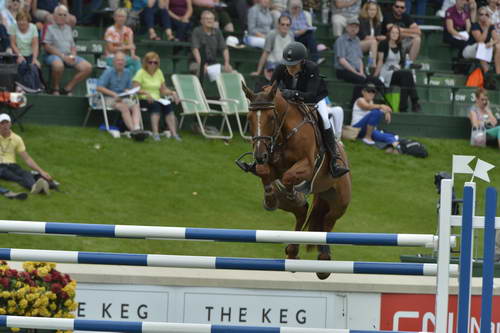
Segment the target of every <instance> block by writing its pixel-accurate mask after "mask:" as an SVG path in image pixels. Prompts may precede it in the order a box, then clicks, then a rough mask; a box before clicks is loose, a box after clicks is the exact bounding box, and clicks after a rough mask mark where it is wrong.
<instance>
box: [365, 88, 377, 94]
mask: <svg viewBox="0 0 500 333" xmlns="http://www.w3.org/2000/svg"><path fill="white" fill-rule="evenodd" d="M365 91H366V92H367V93H371V94H375V93H376V92H377V91H376V90H375V89H371V88H368V89H365Z"/></svg>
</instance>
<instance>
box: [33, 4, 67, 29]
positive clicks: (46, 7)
mask: <svg viewBox="0 0 500 333" xmlns="http://www.w3.org/2000/svg"><path fill="white" fill-rule="evenodd" d="M31 1H32V2H31V15H32V16H33V17H34V18H35V19H36V20H37V21H40V22H43V23H46V24H47V23H50V24H53V23H56V24H58V23H57V22H56V20H55V18H54V16H55V15H56V12H55V10H56V9H57V8H58V7H60V6H61V5H63V6H64V8H66V11H65V14H66V15H65V16H64V23H65V24H67V25H69V26H71V27H74V26H75V25H76V17H75V16H73V15H71V14H70V13H69V11H68V1H67V0H61V1H59V0H31Z"/></svg>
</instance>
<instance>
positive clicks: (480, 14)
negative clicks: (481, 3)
mask: <svg viewBox="0 0 500 333" xmlns="http://www.w3.org/2000/svg"><path fill="white" fill-rule="evenodd" d="M479 16H486V17H490V14H488V13H479Z"/></svg>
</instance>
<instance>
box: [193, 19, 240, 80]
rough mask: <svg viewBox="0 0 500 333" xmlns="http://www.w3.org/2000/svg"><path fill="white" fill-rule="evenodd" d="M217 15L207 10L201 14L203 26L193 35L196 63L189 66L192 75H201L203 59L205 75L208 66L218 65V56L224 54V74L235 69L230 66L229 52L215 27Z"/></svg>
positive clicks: (197, 28)
mask: <svg viewBox="0 0 500 333" xmlns="http://www.w3.org/2000/svg"><path fill="white" fill-rule="evenodd" d="M214 23H215V15H214V14H213V13H212V12H211V11H209V10H205V11H204V12H203V13H202V14H201V26H199V27H196V28H195V29H194V30H193V33H192V35H191V52H192V54H193V57H194V62H193V63H191V64H190V65H189V70H190V72H191V73H196V74H199V71H200V66H201V64H202V57H204V59H203V63H204V64H205V65H204V69H203V71H204V73H206V72H207V66H208V65H213V64H216V63H217V54H218V53H222V56H223V58H224V65H223V68H222V70H223V71H224V72H232V71H233V68H232V67H231V64H230V62H229V61H230V59H229V50H228V48H227V46H226V42H225V41H224V37H223V36H222V32H221V31H220V29H218V28H215V27H214Z"/></svg>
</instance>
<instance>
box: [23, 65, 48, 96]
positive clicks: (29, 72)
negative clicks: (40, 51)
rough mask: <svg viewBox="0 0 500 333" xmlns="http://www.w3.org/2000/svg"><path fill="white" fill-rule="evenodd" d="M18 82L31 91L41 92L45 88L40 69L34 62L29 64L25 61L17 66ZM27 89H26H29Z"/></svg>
mask: <svg viewBox="0 0 500 333" xmlns="http://www.w3.org/2000/svg"><path fill="white" fill-rule="evenodd" d="M17 82H19V83H20V84H21V87H22V88H23V89H24V88H28V89H29V90H31V91H27V92H30V93H33V92H40V91H42V90H43V89H44V86H43V84H42V79H41V75H40V70H39V69H38V67H37V66H36V65H34V64H28V63H27V62H26V61H23V62H22V63H21V64H19V66H18V67H17ZM28 89H26V90H28Z"/></svg>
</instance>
